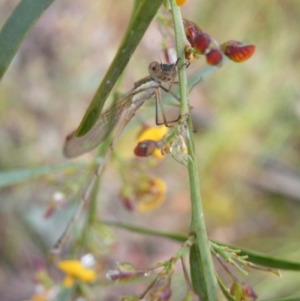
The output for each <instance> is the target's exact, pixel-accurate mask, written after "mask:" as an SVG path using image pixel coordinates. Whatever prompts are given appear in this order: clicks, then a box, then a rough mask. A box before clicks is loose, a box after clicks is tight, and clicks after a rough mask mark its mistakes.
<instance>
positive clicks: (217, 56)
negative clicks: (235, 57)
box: [206, 49, 223, 66]
mask: <svg viewBox="0 0 300 301" xmlns="http://www.w3.org/2000/svg"><path fill="white" fill-rule="evenodd" d="M222 59H223V54H222V52H221V50H219V49H212V50H210V51H209V52H208V53H207V54H206V62H207V64H209V65H213V66H218V65H219V64H220V63H221V62H222Z"/></svg>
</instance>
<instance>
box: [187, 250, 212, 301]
mask: <svg viewBox="0 0 300 301" xmlns="http://www.w3.org/2000/svg"><path fill="white" fill-rule="evenodd" d="M201 265H202V262H201V260H200V252H199V249H198V245H196V244H194V245H193V246H192V247H191V250H190V270H191V279H192V284H193V289H194V291H195V292H196V293H197V294H198V295H199V296H200V297H201V300H207V297H208V292H207V291H206V285H205V281H206V278H205V275H204V274H203V271H202V270H201Z"/></svg>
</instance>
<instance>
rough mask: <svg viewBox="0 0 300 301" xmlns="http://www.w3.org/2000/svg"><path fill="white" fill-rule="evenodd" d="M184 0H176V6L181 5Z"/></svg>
mask: <svg viewBox="0 0 300 301" xmlns="http://www.w3.org/2000/svg"><path fill="white" fill-rule="evenodd" d="M185 2H186V0H176V4H177V5H178V6H181V5H183V4H184V3H185Z"/></svg>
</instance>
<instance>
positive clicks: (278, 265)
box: [103, 221, 300, 300]
mask: <svg viewBox="0 0 300 301" xmlns="http://www.w3.org/2000/svg"><path fill="white" fill-rule="evenodd" d="M103 223H104V224H106V225H111V226H113V227H118V228H123V229H126V230H129V231H132V232H135V233H140V234H146V235H154V236H157V237H165V238H169V239H172V240H175V241H179V242H185V241H186V240H187V236H186V235H185V234H180V233H170V232H161V231H156V230H152V229H147V228H143V227H139V226H133V225H128V224H124V223H117V222H109V221H106V222H103ZM214 242H215V243H217V244H219V245H222V246H228V247H230V248H232V249H238V250H240V251H241V252H240V253H238V254H239V255H240V256H243V255H247V256H248V259H247V260H248V261H250V262H253V263H255V264H260V265H262V266H266V267H270V268H275V269H280V270H290V271H300V262H297V261H291V260H286V259H282V258H278V257H272V256H268V255H265V254H263V253H259V252H255V251H251V250H247V249H242V248H240V247H238V246H234V245H229V244H225V243H219V242H216V241H214ZM299 300H300V299H299Z"/></svg>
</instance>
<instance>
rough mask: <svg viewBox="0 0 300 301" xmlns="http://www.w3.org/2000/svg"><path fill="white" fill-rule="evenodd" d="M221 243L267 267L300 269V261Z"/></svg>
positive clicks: (251, 260) (290, 269)
mask: <svg viewBox="0 0 300 301" xmlns="http://www.w3.org/2000/svg"><path fill="white" fill-rule="evenodd" d="M218 244H219V245H223V246H228V247H230V248H232V249H239V250H240V251H241V252H240V253H238V255H239V256H244V255H247V256H248V258H247V259H246V260H247V261H250V262H253V263H255V264H259V265H262V266H265V267H270V268H275V269H279V270H289V271H300V262H297V261H291V260H286V259H282V258H279V257H273V256H268V255H266V254H263V253H259V252H255V251H252V250H247V249H241V248H240V247H237V246H233V245H228V244H224V243H218ZM299 300H300V299H299Z"/></svg>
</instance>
